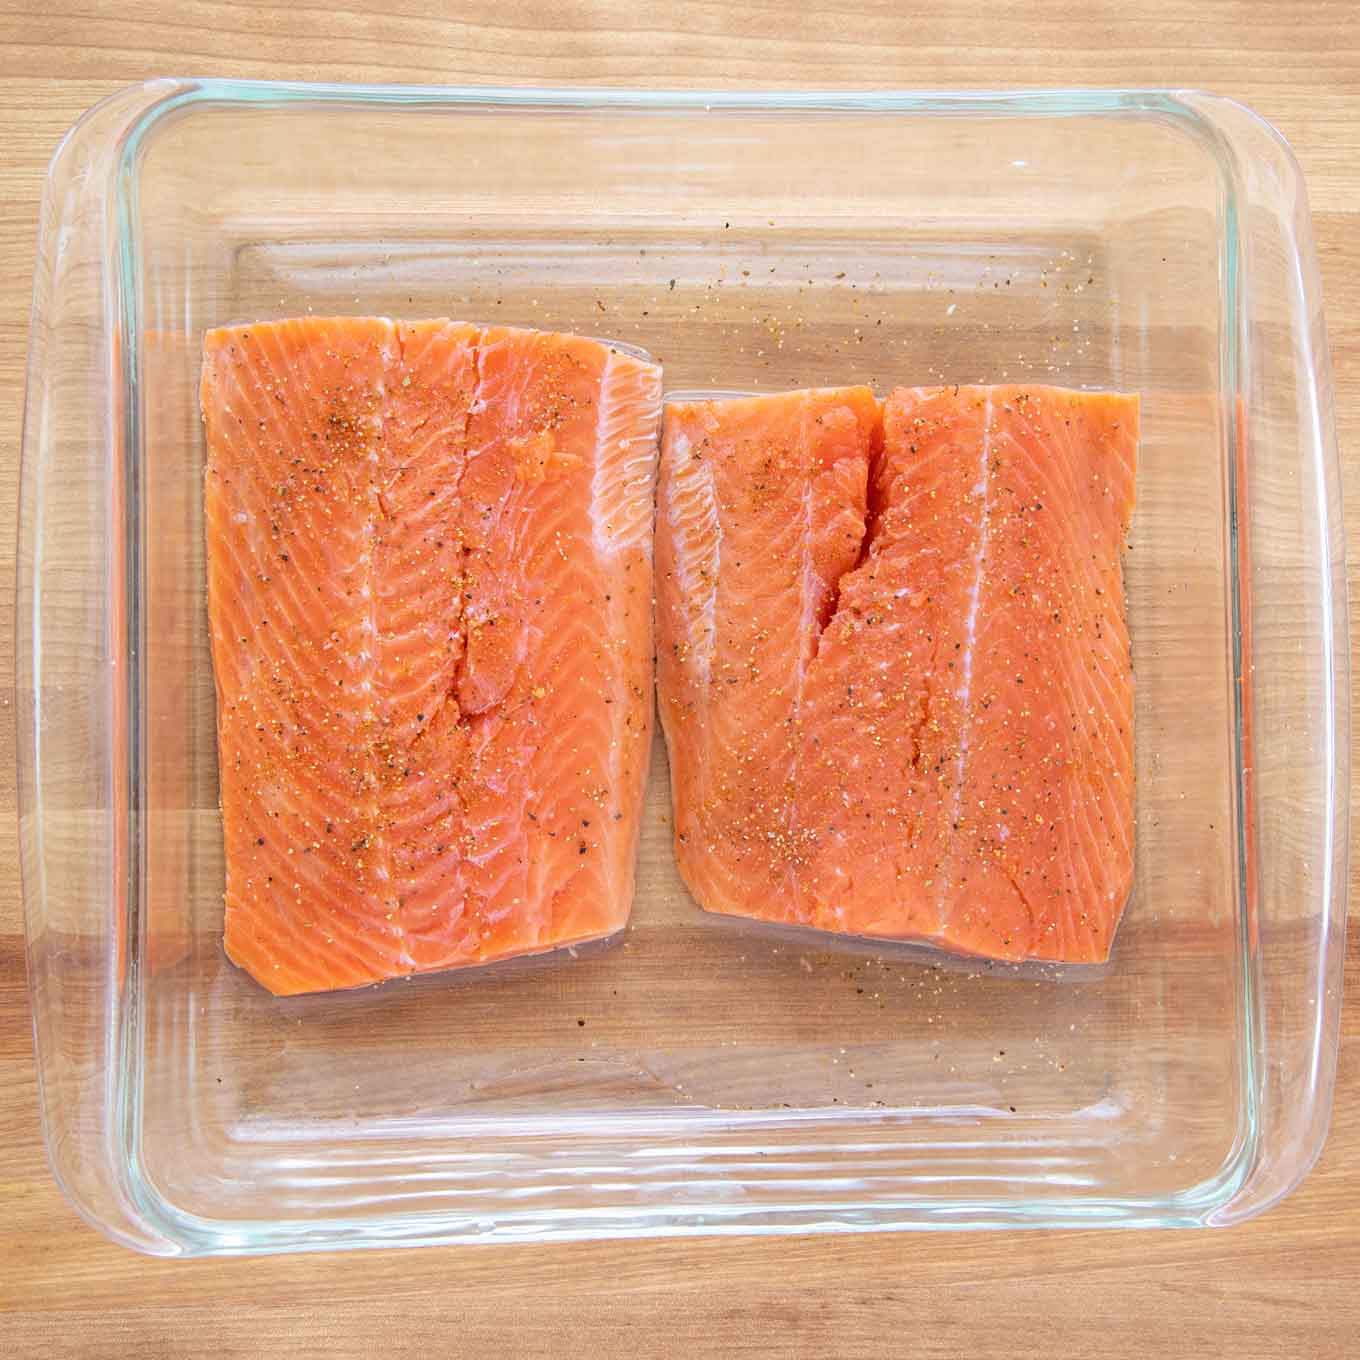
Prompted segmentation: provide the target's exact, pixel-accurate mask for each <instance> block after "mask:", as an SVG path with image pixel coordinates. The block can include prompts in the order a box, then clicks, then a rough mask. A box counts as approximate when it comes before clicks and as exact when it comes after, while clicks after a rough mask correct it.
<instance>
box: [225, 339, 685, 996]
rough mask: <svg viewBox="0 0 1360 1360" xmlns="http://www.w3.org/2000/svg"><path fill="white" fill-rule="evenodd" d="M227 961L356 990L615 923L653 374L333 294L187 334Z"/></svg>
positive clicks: (647, 519) (630, 763) (637, 728)
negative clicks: (358, 312) (324, 315)
mask: <svg viewBox="0 0 1360 1360" xmlns="http://www.w3.org/2000/svg"><path fill="white" fill-rule="evenodd" d="M201 404H202V411H203V419H204V425H205V430H206V435H207V446H208V460H207V473H206V488H205V504H206V519H207V544H208V611H209V622H210V627H211V638H212V655H213V666H214V673H215V676H216V682H217V695H218V756H219V765H220V779H221V799H222V815H223V824H224V834H225V843H226V917H225V928H224V940H225V946H226V951H227V954H228V956H229V957H230V958H231V959H232V960H233V962H235V963H236V964H238V965H239V966H241V967H242V968H244V969H245V970H246V971H247V972H249V973H250V974H251V976H253V977H254V978H256V979H257V980H258V981H259V982H261V983H263V984H264V986H265V987H267V988H268V989H269V990H270V991H271V992H274V993H275V994H279V995H286V994H292V993H298V992H311V991H321V990H329V989H334V988H342V987H355V986H360V985H363V984H365V983H371V982H377V981H380V980H382V979H384V978H390V977H395V976H400V975H403V974H409V973H415V972H425V971H430V970H435V969H443V968H452V967H456V966H460V965H467V964H477V963H484V962H489V961H491V960H494V959H500V958H505V957H509V956H511V955H515V954H522V953H526V952H530V951H536V950H544V949H548V948H552V947H554V946H557V945H563V944H568V943H571V942H575V941H582V940H588V939H593V938H597V937H602V936H606V935H609V934H611V933H613V932H614V931H616V930H618V929H619V928H621V927H622V926H623V925H624V923H625V922H626V920H627V917H628V913H629V909H630V905H631V899H632V893H633V875H634V868H635V865H634V861H635V855H636V846H637V836H638V825H639V815H640V807H641V797H642V789H643V785H644V783H645V779H646V770H647V760H648V753H649V746H650V734H651V707H652V705H651V691H650V683H651V660H652V643H651V609H650V603H651V601H650V592H651V518H652V486H653V474H654V469H655V458H656V444H657V435H658V429H659V423H660V371H659V369H658V368H657V367H656V366H654V365H652V364H650V363H646V362H644V361H642V360H640V359H637V358H634V357H632V356H631V355H628V354H625V353H622V352H619V351H617V350H613V349H611V348H609V347H608V346H606V345H604V344H601V343H599V342H597V341H593V340H586V339H581V338H578V337H574V336H565V335H551V334H545V333H540V332H536V331H517V330H509V329H494V328H493V329H487V328H478V327H474V326H469V325H463V324H460V323H454V322H447V321H433V322H420V323H394V322H391V321H387V320H383V319H362V318H341V319H307V320H299V321H281V322H277V323H270V324H263V325H254V326H243V327H233V328H227V329H222V330H214V331H210V332H209V333H208V335H207V337H206V339H205V343H204V362H203V377H202V388H201Z"/></svg>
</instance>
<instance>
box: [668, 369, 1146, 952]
mask: <svg viewBox="0 0 1360 1360" xmlns="http://www.w3.org/2000/svg"><path fill="white" fill-rule="evenodd" d="M1137 442H1138V403H1137V399H1136V398H1134V397H1127V396H1118V395H1110V394H1097V393H1084V392H1074V391H1067V390H1062V389H1057V388H1046V387H1018V386H1017V387H949V388H911V389H905V388H904V389H898V390H897V391H895V392H893V393H892V395H891V396H890V397H889V398H888V400H887V401H886V403H884V404H883V406H882V408H880V407H879V406H878V404H877V403H876V402H875V400H874V398H873V396H872V394H871V393H870V392H869V391H868V389H866V388H843V389H833V390H821V391H808V392H793V393H786V394H782V395H778V396H771V397H753V398H744V399H738V400H731V401H714V402H677V403H672V404H670V405H668V407H667V413H666V426H665V434H664V438H663V441H662V454H661V477H660V485H659V490H658V506H657V541H656V572H657V585H656V594H657V620H658V639H657V647H658V682H659V689H660V702H661V718H662V725H663V728H664V730H665V734H666V739H667V746H668V749H669V753H670V760H671V783H672V794H673V801H674V807H675V850H676V857H677V860H678V863H679V867H680V871H681V873H682V875H683V877H684V878H685V881H686V882H687V883H688V885H689V886H690V889H691V890H692V892H693V893H694V895H695V897H696V898H697V899H698V901H699V903H700V904H701V905H702V906H703V907H705V908H707V909H708V910H710V911H715V912H722V913H728V914H732V915H738V916H749V917H758V918H761V919H764V920H769V921H776V922H784V923H789V924H798V925H806V926H813V927H817V928H820V929H824V930H831V931H839V932H844V933H848V934H855V935H865V936H877V937H887V938H895V939H908V940H917V941H922V942H929V943H933V944H936V945H938V946H940V947H942V948H945V949H949V950H951V951H955V952H960V953H966V954H972V955H981V956H985V957H989V958H996V959H1008V960H1018V959H1026V958H1033V959H1051V960H1062V961H1071V962H1076V961H1083V962H1089V961H1097V960H1103V959H1105V958H1107V957H1108V954H1109V950H1110V944H1111V940H1112V938H1113V936H1114V932H1115V929H1116V927H1117V925H1118V922H1119V917H1120V915H1121V913H1122V911H1123V908H1124V904H1125V901H1126V899H1127V897H1128V894H1129V890H1130V887H1131V884H1132V877H1133V676H1132V669H1131V664H1130V653H1129V637H1128V631H1127V628H1126V626H1125V621H1124V599H1123V582H1122V576H1121V569H1120V550H1121V548H1122V545H1123V540H1124V536H1125V534H1126V533H1127V531H1128V527H1129V520H1130V516H1131V514H1132V512H1133V502H1134V472H1135V457H1136V450H1137Z"/></svg>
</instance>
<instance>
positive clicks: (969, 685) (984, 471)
mask: <svg viewBox="0 0 1360 1360" xmlns="http://www.w3.org/2000/svg"><path fill="white" fill-rule="evenodd" d="M991 457H992V389H991V388H990V387H989V388H988V389H987V400H986V402H985V404H984V406H983V411H982V448H981V452H980V453H979V455H978V479H977V481H976V482H975V483H974V484H973V488H972V490H973V495H974V496H977V497H979V498H980V501H981V506H982V510H981V513H980V515H979V518H978V544H977V556H976V558H975V561H976V567H975V569H974V571H973V584H972V587H971V589H970V590H969V592H968V622H967V624H966V625H965V627H966V632H965V635H964V643H963V649H964V650H963V666H962V671H963V679H962V680H961V681H960V682H959V687H958V689H957V690H956V691H955V694H956V696H957V698H958V701H959V712H960V713H961V714H962V716H963V721H962V722H961V723H960V725H959V754H958V757H957V759H956V760H955V762H954V794H953V797H952V798H951V800H950V813H949V822H950V825H951V826H956V825H957V824H958V820H959V813H960V811H961V810H962V805H963V767H964V764H965V762H966V761H967V759H968V737H969V734H970V731H971V728H972V725H973V710H972V708H971V706H970V705H971V701H972V697H973V653H974V651H975V650H976V648H975V643H976V642H977V622H978V606H979V604H980V602H981V600H982V573H983V572H984V571H985V570H986V562H987V547H988V538H989V536H990V528H991V523H990V522H991V508H992V483H991V469H990V466H989V465H990V463H991ZM942 878H943V882H942V884H941V888H940V899H939V900H940V905H941V906H943V905H944V903H945V900H946V898H947V897H948V896H949V894H950V893H951V892H953V889H954V882H953V875H952V874H947V875H943V876H942Z"/></svg>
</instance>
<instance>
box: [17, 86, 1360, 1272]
mask: <svg viewBox="0 0 1360 1360" xmlns="http://www.w3.org/2000/svg"><path fill="white" fill-rule="evenodd" d="M305 312H316V313H338V312H352V313H387V314H391V315H397V316H406V317H424V316H456V317H463V318H467V319H472V320H490V321H498V322H499V321H504V322H514V323H521V324H526V325H539V326H545V327H551V328H557V329H564V330H578V331H584V332H587V333H591V334H597V335H606V336H610V337H613V338H615V339H618V340H621V341H625V342H629V343H633V344H637V345H640V346H643V347H645V348H646V349H648V350H650V351H651V352H652V353H653V354H655V355H657V356H658V357H660V358H661V359H662V361H663V362H664V364H665V368H666V383H667V386H668V387H669V388H670V389H672V390H680V389H688V390H694V389H710V388H724V389H739V390H774V389H778V388H782V387H786V386H792V385H802V384H816V383H827V382H834V383H840V382H856V381H867V382H870V383H872V384H874V385H875V386H876V387H877V388H878V389H879V390H880V391H883V390H886V389H887V388H888V387H890V386H891V385H893V384H894V383H897V382H918V383H926V382H949V381H959V382H963V381H979V380H981V381H1001V380H1004V379H1010V380H1033V381H1045V382H1058V383H1064V384H1069V385H1075V386H1095V387H1113V388H1120V389H1125V390H1132V391H1137V392H1140V393H1141V394H1142V398H1143V420H1144V438H1143V444H1142V451H1141V460H1140V469H1139V483H1140V485H1139V504H1138V511H1137V515H1136V518H1135V520H1134V526H1133V531H1132V536H1131V545H1130V552H1129V554H1128V559H1127V581H1128V596H1129V616H1130V622H1131V627H1132V633H1133V640H1134V657H1135V667H1136V673H1137V685H1138V689H1137V781H1138V782H1137V880H1136V887H1135V892H1134V896H1133V899H1132V901H1131V904H1130V906H1129V910H1128V913H1127V915H1126V917H1125V920H1124V924H1123V926H1122V929H1121V931H1120V935H1119V938H1118V940H1117V943H1116V947H1115V955H1114V958H1113V961H1112V962H1111V964H1110V965H1109V966H1108V967H1106V968H1104V969H1102V970H1098V971H1094V972H1093V971H1091V970H1089V969H1088V970H1077V969H1073V970H1067V971H1064V970H1062V969H1052V968H1050V969H1040V970H1036V969H1028V970H1026V969H1009V968H1003V967H991V968H988V967H985V966H984V967H979V966H976V965H963V964H950V963H947V962H946V961H943V960H941V959H939V958H938V957H937V958H935V959H933V960H932V959H923V958H922V956H921V955H920V954H919V953H913V952H912V951H910V950H903V949H893V948H891V947H888V948H871V947H867V946H863V945H849V944H846V945H843V946H837V945H836V944H835V943H834V942H833V941H830V940H827V939H825V938H816V939H809V938H802V937H799V936H797V935H778V934H776V935H769V934H758V933H754V934H753V933H750V932H743V931H741V930H737V929H733V928H732V926H731V923H729V922H726V921H723V920H721V919H718V918H712V917H708V916H705V915H703V914H702V913H700V912H699V911H698V909H697V908H696V907H695V905H694V904H693V903H692V901H691V900H690V899H689V897H688V896H687V894H686V893H685V891H684V889H683V887H682V886H681V883H680V881H679V878H678V876H677V873H676V870H675V867H674V865H673V862H672V858H671V852H670V846H669V827H668V825H667V796H666V792H665V790H666V765H665V756H664V752H663V751H662V749H661V747H660V744H659V742H658V747H657V751H656V758H655V764H654V770H653V775H652V781H651V784H650V787H649V791H648V810H647V816H646V822H645V827H644V833H643V844H642V850H641V864H640V875H639V889H638V894H637V899H636V903H635V906H634V911H633V917H632V923H631V926H630V928H629V929H628V931H627V932H626V934H625V936H624V938H623V939H622V940H621V941H619V942H617V943H616V944H615V945H614V946H613V947H611V948H597V949H595V950H586V951H581V956H580V957H579V958H576V959H567V960H561V959H559V960H546V961H545V960H539V961H534V960H529V961H524V962H519V963H515V964H511V965H507V966H504V967H500V968H496V969H493V970H490V971H483V972H479V973H474V974H466V975H457V974H455V975H449V976H443V977H427V978H422V979H419V980H416V981H414V982H405V983H398V984H393V985H389V986H387V987H384V988H381V989H377V990H372V991H366V992H359V993H352V994H342V995H332V996H315V997H304V998H300V999H296V1000H291V1001H279V1000H276V999H274V998H272V997H270V996H268V995H267V994H266V993H265V992H264V991H263V990H261V989H260V988H259V987H257V986H256V985H255V984H254V983H253V982H251V981H250V980H249V979H248V978H247V977H245V976H244V975H242V974H241V973H238V972H237V971H236V970H235V969H234V968H233V967H232V966H231V965H230V964H229V963H228V962H227V961H226V959H225V958H224V956H223V953H222V948H221V940H220V932H221V911H222V904H221V891H222V872H223V870H222V855H221V831H220V825H219V818H218V812H217V779H216V770H215V764H214V761H215V753H214V724H213V708H214V699H213V684H212V675H211V670H210V665H209V658H208V643H207V628H206V617H205V606H204V566H203V542H202V510H201V476H202V466H203V442H202V437H201V433H200V428H199V421H198V414H197V410H196V403H195V389H196V383H197V376H198V364H199V352H200V344H201V337H202V333H203V331H204V329H205V328H206V327H209V326H214V325H218V324H221V323H224V322H230V321H240V320H253V319H258V318H263V317H276V316H284V315H291V314H296V313H305ZM1331 400H1332V394H1331V379H1330V372H1329V365H1328V358H1327V348H1326V339H1325V334H1324V329H1323V319H1322V309H1321V304H1320V300H1319V296H1318V281H1317V267H1316V261H1315V258H1314V250H1313V245H1312V241H1311V234H1310V227H1309V220H1308V212H1307V206H1306V203H1305V199H1304V193H1303V188H1302V184H1301V182H1300V179H1299V174H1298V170H1297V167H1296V166H1295V163H1294V161H1293V159H1292V158H1291V156H1290V153H1289V151H1288V149H1287V148H1286V147H1285V145H1284V144H1283V143H1282V142H1281V140H1280V139H1279V138H1278V137H1277V136H1276V135H1275V133H1274V132H1273V131H1272V130H1271V129H1270V128H1269V127H1268V126H1267V125H1266V124H1264V123H1262V122H1261V121H1260V120H1259V119H1257V118H1256V117H1255V116H1254V115H1252V114H1251V113H1250V112H1248V111H1247V110H1245V109H1243V108H1242V107H1240V106H1238V105H1236V104H1233V103H1231V102H1229V101H1225V100H1222V99H1217V98H1212V97H1208V96H1204V95H1199V94H1193V93H1170V92H1108V93H1090V92H1082V93H1056V94H1017V95H997V94H980V95H958V94H918V95H908V94H862V95H861V94H854V95H851V94H808V95H774V94H751V95H746V94H740V95H733V94H670V93H666V94H644V93H633V92H617V91H608V92H605V91H528V90H517V91H495V90H436V89H430V90H422V89H396V88H392V89H377V88H333V87H301V86H282V85H254V84H240V83H230V82H195V81H170V80H167V81H157V82H153V83H151V84H149V85H146V86H142V87H139V88H135V89H130V90H127V91H125V92H123V93H121V94H118V95H116V96H114V97H113V98H111V99H110V100H108V101H107V102H105V103H104V104H102V105H100V106H99V107H98V108H97V109H95V110H94V111H93V112H91V113H90V114H89V115H87V117H86V118H85V119H84V120H83V121H82V122H81V123H80V124H79V126H78V127H77V128H76V129H75V131H74V132H73V133H72V134H71V135H70V136H69V137H68V138H67V140H66V141H65V143H64V144H63V146H62V147H61V149H60V151H59V152H58V153H57V155H56V158H55V160H54V162H53V165H52V170H51V176H50V181H49V184H48V189H47V194H46V197H45V200H44V206H43V217H42V225H41V247H40V254H39V265H38V270H37V275H36V284H35V306H34V320H33V332H32V349H31V357H30V369H29V390H28V404H27V421H26V427H25V435H24V450H23V459H24V462H23V492H22V510H21V515H22V524H21V532H22V546H21V553H20V574H19V611H18V618H19V637H18V656H19V667H20V674H19V686H20V691H21V696H22V705H21V707H22V723H23V725H22V739H21V743H20V758H19V763H20V770H19V774H20V781H21V783H20V792H21V803H20V807H21V822H22V847H23V869H24V891H25V898H26V907H27V922H28V947H29V968H30V973H29V976H30V986H31V989H32V1000H33V1014H34V1021H35V1029H36V1034H37V1045H38V1058H39V1069H40V1074H41V1089H42V1107H43V1119H44V1124H45V1128H46V1136H47V1142H48V1149H49V1152H50V1155H51V1159H52V1163H53V1166H54V1168H55V1171H56V1174H57V1176H58V1178H59V1179H60V1181H61V1183H62V1184H63V1186H64V1187H65V1189H66V1191H67V1193H68V1194H69V1195H70V1197H71V1198H72V1200H73V1201H74V1202H75V1203H76V1204H77V1206H78V1207H79V1208H80V1209H81V1211H82V1212H83V1213H84V1214H86V1215H87V1216H88V1217H89V1218H90V1219H91V1220H92V1221H94V1222H95V1223H97V1224H98V1225H99V1226H101V1227H102V1228H103V1229H104V1230H105V1231H107V1232H108V1233H110V1234H111V1235H112V1236H114V1237H116V1238H118V1239H119V1240H121V1241H124V1242H126V1243H129V1244H131V1245H133V1246H136V1247H139V1248H142V1249H144V1250H147V1251H152V1252H161V1253H183V1254H188V1255H195V1254H210V1253H223V1252H268V1251H280V1250H288V1249H298V1248H322V1247H348V1246H361V1245H376V1244H392V1243H430V1242H455V1241H471V1240H510V1239H516V1240H524V1239H548V1238H564V1237H585V1236H603V1235H637V1234H677V1233H699V1232H770V1231H791V1230H808V1229H820V1230H828V1231H830V1230H848V1229H871V1228H907V1227H979V1226H988V1227H1008V1226H1021V1225H1036V1224H1046V1225H1076V1224H1137V1225H1153V1224H1185V1225H1189V1224H1221V1223H1231V1222H1234V1221H1236V1220H1239V1219H1241V1218H1243V1217H1245V1216H1247V1215H1249V1214H1252V1213H1255V1212H1257V1211H1259V1210H1261V1209H1262V1208H1264V1207H1266V1206H1267V1205H1269V1204H1271V1203H1272V1202H1273V1201H1274V1200H1276V1199H1278V1198H1279V1197H1280V1196H1281V1195H1282V1194H1284V1193H1285V1192H1286V1191H1288V1190H1289V1189H1290V1188H1291V1187H1292V1186H1293V1185H1295V1184H1296V1183H1297V1182H1298V1180H1299V1179H1300V1178H1301V1177H1302V1176H1303V1175H1304V1174H1305V1172H1306V1171H1307V1169H1308V1167H1309V1166H1310V1165H1311V1163H1312V1161H1313V1159H1314V1158H1315V1156H1316V1155H1317V1152H1318V1150H1319V1148H1320V1145H1321V1143H1322V1140H1323V1138H1324V1136H1325V1131H1326V1127H1327V1122H1328V1116H1329V1110H1330V1103H1331V1096H1332V1087H1333V1074H1334V1068H1335V1056H1336V1043H1337V1022H1338V1012H1339V1005H1340V968H1341V959H1342V939H1343V926H1344V914H1345V891H1346V887H1345V885H1346V830H1347V789H1348V787H1349V782H1348V777H1347V750H1348V740H1347V713H1346V700H1345V696H1346V695H1347V693H1348V686H1347V647H1346V639H1345V618H1344V610H1343V606H1344V588H1343V582H1344V575H1343V562H1342V551H1343V550H1342V533H1341V519H1340V506H1339V492H1338V478H1337V462H1336V451H1335V437H1334V431H1333V419H1332V411H1331Z"/></svg>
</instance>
